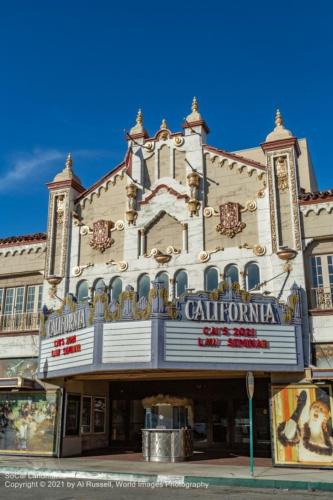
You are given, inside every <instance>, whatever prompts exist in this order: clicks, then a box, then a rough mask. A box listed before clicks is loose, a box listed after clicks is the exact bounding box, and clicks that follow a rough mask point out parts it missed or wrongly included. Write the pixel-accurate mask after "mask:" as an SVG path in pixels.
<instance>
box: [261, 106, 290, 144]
mask: <svg viewBox="0 0 333 500" xmlns="http://www.w3.org/2000/svg"><path fill="white" fill-rule="evenodd" d="M287 137H293V134H292V133H291V132H290V130H287V129H286V128H285V126H284V124H283V117H282V115H281V112H280V110H279V109H277V110H276V113H275V128H274V130H273V131H272V132H270V133H269V134H268V136H267V137H266V142H270V141H278V140H280V139H286V138H287Z"/></svg>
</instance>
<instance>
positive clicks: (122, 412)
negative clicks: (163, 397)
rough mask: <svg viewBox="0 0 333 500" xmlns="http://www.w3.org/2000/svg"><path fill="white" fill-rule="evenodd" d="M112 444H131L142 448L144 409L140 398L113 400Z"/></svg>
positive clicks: (119, 445)
mask: <svg viewBox="0 0 333 500" xmlns="http://www.w3.org/2000/svg"><path fill="white" fill-rule="evenodd" d="M110 409H111V412H110V413H111V422H110V424H111V429H110V445H111V446H117V447H122V446H131V447H133V448H140V449H141V429H143V427H144V409H143V406H142V402H141V400H139V399H134V400H132V401H130V400H126V399H114V400H112V401H111V408H110Z"/></svg>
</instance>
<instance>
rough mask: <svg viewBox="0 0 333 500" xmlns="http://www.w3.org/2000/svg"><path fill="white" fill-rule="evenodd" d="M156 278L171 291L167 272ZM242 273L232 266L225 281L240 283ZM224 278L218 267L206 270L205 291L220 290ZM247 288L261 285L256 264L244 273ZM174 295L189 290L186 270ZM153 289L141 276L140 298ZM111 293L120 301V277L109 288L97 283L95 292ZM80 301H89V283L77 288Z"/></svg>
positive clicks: (177, 278)
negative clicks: (220, 283)
mask: <svg viewBox="0 0 333 500" xmlns="http://www.w3.org/2000/svg"><path fill="white" fill-rule="evenodd" d="M156 278H159V279H160V280H162V281H163V282H164V284H165V287H166V289H167V290H168V291H169V288H170V283H172V280H170V277H169V275H168V273H167V272H165V271H162V272H160V273H158V274H157V275H156ZM239 278H240V273H239V270H238V267H237V265H236V264H230V265H228V266H227V267H226V268H225V271H224V274H223V279H224V281H230V282H231V283H239V282H240V279H239ZM221 279H222V276H221V274H220V272H219V270H218V269H217V268H216V267H208V268H207V269H206V270H205V290H207V291H212V290H215V289H216V288H218V286H219V282H220V281H221ZM244 279H245V287H246V289H247V290H248V291H251V290H255V289H256V287H257V286H258V285H259V283H260V272H259V266H258V264H256V263H255V262H250V263H249V264H247V265H246V267H245V273H244ZM173 285H174V295H175V297H180V296H181V295H182V294H183V293H184V292H186V290H188V288H189V285H188V274H187V272H186V271H185V270H183V269H180V270H179V271H177V272H176V273H175V276H174V280H173ZM150 287H151V277H150V276H149V275H148V274H141V276H139V278H138V282H137V291H138V296H139V298H140V297H147V298H148V294H149V290H150ZM107 290H108V291H109V293H110V299H111V300H118V299H119V296H120V294H121V292H122V291H123V281H122V279H121V278H120V277H119V276H116V277H115V278H113V279H112V280H111V282H110V286H109V287H108V286H107V285H106V284H105V282H104V280H103V279H102V278H99V279H97V280H96V281H95V284H94V286H93V291H103V292H105V291H107ZM76 296H77V298H78V301H79V302H82V301H85V300H88V299H89V287H88V282H87V281H85V280H83V281H80V283H79V284H78V287H77V294H76Z"/></svg>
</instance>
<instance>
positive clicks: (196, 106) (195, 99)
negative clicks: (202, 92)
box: [191, 96, 199, 113]
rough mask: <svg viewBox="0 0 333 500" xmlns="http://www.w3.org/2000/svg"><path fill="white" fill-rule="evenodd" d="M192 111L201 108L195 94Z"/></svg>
mask: <svg viewBox="0 0 333 500" xmlns="http://www.w3.org/2000/svg"><path fill="white" fill-rule="evenodd" d="M191 107H192V113H194V112H195V111H198V109H199V106H198V99H197V98H196V97H195V96H194V97H193V100H192V106H191Z"/></svg>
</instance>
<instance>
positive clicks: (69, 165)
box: [53, 153, 81, 184]
mask: <svg viewBox="0 0 333 500" xmlns="http://www.w3.org/2000/svg"><path fill="white" fill-rule="evenodd" d="M70 179H74V180H75V181H76V182H77V183H78V184H81V181H80V179H79V178H78V177H77V176H76V175H75V173H74V172H73V158H72V154H71V153H68V155H67V158H66V161H65V168H64V169H63V170H62V171H61V172H59V173H58V174H57V175H56V176H55V178H54V179H53V181H57V182H59V181H67V180H70Z"/></svg>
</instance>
